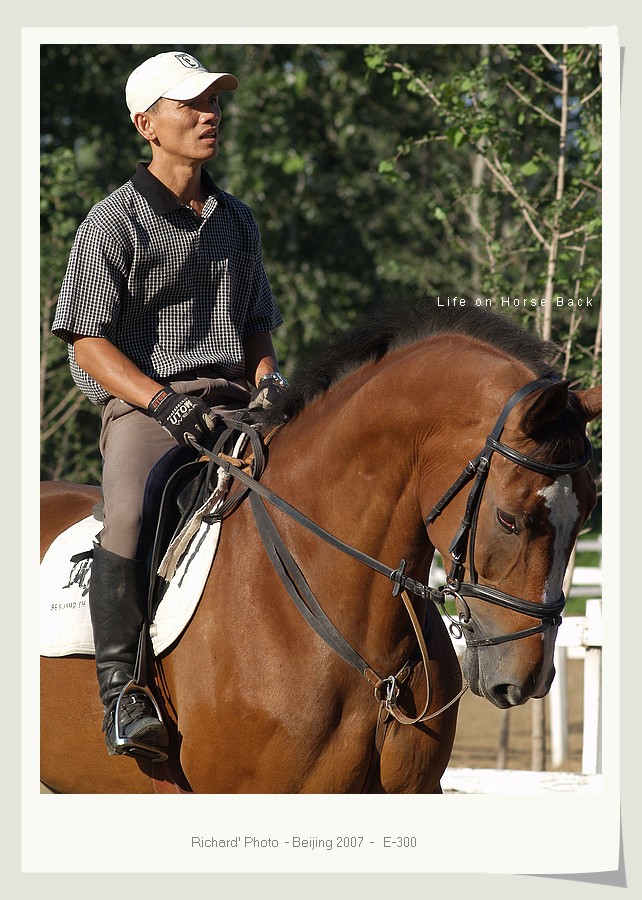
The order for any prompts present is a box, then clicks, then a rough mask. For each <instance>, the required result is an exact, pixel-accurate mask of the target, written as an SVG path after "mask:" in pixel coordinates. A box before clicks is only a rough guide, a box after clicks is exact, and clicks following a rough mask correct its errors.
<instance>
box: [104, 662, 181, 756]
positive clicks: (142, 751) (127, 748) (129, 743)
mask: <svg viewBox="0 0 642 900" xmlns="http://www.w3.org/2000/svg"><path fill="white" fill-rule="evenodd" d="M134 691H140V692H141V693H142V694H145V695H146V696H147V697H148V698H149V699H150V700H151V702H152V705H153V707H154V709H155V710H156V715H157V716H158V719H159V721H160V723H161V725H162V724H164V723H163V717H162V715H161V711H160V709H159V706H158V703H157V702H156V698H155V697H154V695H153V694H152V692H151V691H150V690H149V688H148V687H145V686H143V685H140V684H136V682H135V681H134V679H133V678H132V679H131V681H128V682H127V684H126V685H125V686H124V688H123V689H122V691H121V692H120V694H119V695H118V699H117V700H116V706H115V708H114V750H113V752H114V753H115V754H118V755H121V754H128V755H129V756H135V757H139V758H140V759H146V760H150V761H151V762H164V761H165V760H166V759H167V758H168V757H167V753H165V751H164V750H161V749H160V748H158V747H149V746H148V745H147V744H141V743H140V742H138V741H133V740H132V739H131V738H128V737H126V736H125V735H124V734H121V732H120V722H119V719H120V715H119V713H120V704H121V701H122V699H123V697H124V696H126V695H127V694H131V693H133V692H134Z"/></svg>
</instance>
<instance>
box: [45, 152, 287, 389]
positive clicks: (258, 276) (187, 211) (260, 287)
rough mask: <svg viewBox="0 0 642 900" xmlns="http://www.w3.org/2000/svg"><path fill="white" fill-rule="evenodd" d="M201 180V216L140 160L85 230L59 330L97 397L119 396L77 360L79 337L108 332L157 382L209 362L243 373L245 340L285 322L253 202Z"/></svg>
mask: <svg viewBox="0 0 642 900" xmlns="http://www.w3.org/2000/svg"><path fill="white" fill-rule="evenodd" d="M202 178H203V181H202V184H203V187H204V188H205V190H206V196H207V200H206V203H205V206H204V208H203V215H202V217H199V216H198V215H197V214H196V213H195V212H194V211H193V210H192V209H191V208H190V207H186V206H183V205H182V204H180V203H179V202H178V201H177V200H176V198H175V197H174V196H173V194H171V193H170V191H168V190H167V189H166V188H165V187H164V185H163V184H162V183H161V182H160V181H158V179H157V178H155V177H154V176H153V175H152V174H151V172H149V171H148V170H147V164H146V163H139V164H138V167H137V169H136V174H135V175H134V177H133V178H132V179H131V181H128V182H127V183H126V184H124V185H122V187H120V188H118V189H117V190H116V191H114V192H113V193H112V194H110V195H109V196H108V197H106V198H105V199H104V200H101V201H100V203H97V204H96V205H95V206H94V207H93V208H92V209H91V210H90V212H89V214H88V216H87V218H86V219H85V221H84V222H83V223H82V224H81V225H80V227H79V229H78V232H77V234H76V238H75V241H74V245H73V248H72V251H71V254H70V257H69V263H68V266H67V272H66V275H65V278H64V280H63V283H62V287H61V289H60V296H59V298H58V304H57V307H56V314H55V317H54V321H53V325H52V332H53V333H54V334H55V335H57V336H58V337H59V338H61V339H62V340H64V341H67V343H68V345H69V348H68V352H69V364H70V368H71V374H72V376H73V379H74V381H75V382H76V384H77V385H78V387H79V388H80V390H81V391H83V392H84V393H85V394H86V395H87V396H88V397H89V399H90V400H91V401H92V402H93V403H97V404H99V403H105V402H106V401H107V400H109V399H110V394H108V393H107V391H105V390H104V389H103V388H102V387H101V386H100V385H99V384H98V383H97V382H96V381H94V379H93V378H90V376H89V375H88V374H87V373H86V372H84V371H83V370H82V369H81V368H80V366H79V365H78V364H77V363H76V361H75V358H74V348H73V344H72V340H73V336H74V335H80V336H90V337H104V338H107V339H108V340H109V341H111V342H112V343H113V344H115V345H116V346H117V347H118V348H119V349H120V350H122V352H123V353H124V354H125V355H126V356H128V357H129V358H130V359H131V360H132V361H133V362H134V363H135V364H136V365H137V366H138V368H139V369H141V371H142V372H144V374H146V375H149V376H150V377H152V378H154V379H156V380H158V381H167V380H169V379H170V378H172V377H174V376H176V375H179V374H182V373H185V372H194V371H198V369H199V368H202V367H204V366H207V367H214V368H215V369H216V371H217V372H220V374H221V376H223V377H226V378H237V377H239V376H241V377H243V376H244V374H245V362H244V352H243V340H244V339H245V338H247V337H249V336H250V335H252V334H256V333H257V332H269V331H272V330H273V329H274V328H276V327H277V326H278V325H280V324H281V322H282V319H281V316H280V314H279V311H278V309H277V307H276V304H275V301H274V298H273V296H272V291H271V289H270V285H269V282H268V279H267V276H266V274H265V271H264V268H263V261H262V252H261V236H260V233H259V229H258V226H257V224H256V221H255V219H254V216H253V215H252V212H251V210H250V208H249V207H248V206H247V205H246V204H245V203H242V202H241V201H240V200H238V199H237V198H236V197H233V196H232V195H231V194H228V193H226V192H224V191H221V190H220V189H219V188H218V187H216V185H215V184H214V182H213V181H212V180H211V178H210V177H209V175H208V174H207V173H206V172H203V173H202Z"/></svg>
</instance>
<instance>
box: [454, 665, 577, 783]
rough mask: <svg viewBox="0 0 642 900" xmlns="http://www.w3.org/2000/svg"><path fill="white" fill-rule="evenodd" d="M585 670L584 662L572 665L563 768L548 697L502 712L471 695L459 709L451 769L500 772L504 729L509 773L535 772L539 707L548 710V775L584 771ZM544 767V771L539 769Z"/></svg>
mask: <svg viewBox="0 0 642 900" xmlns="http://www.w3.org/2000/svg"><path fill="white" fill-rule="evenodd" d="M583 666H584V663H583V662H582V661H580V660H569V661H568V662H567V679H568V698H567V702H568V717H569V737H568V755H567V759H565V760H563V761H562V763H561V765H558V766H553V765H552V763H551V755H550V753H551V747H550V743H551V742H550V708H549V701H548V698H546V699H544V700H535V701H533V700H531V701H529V702H528V703H527V704H525V705H524V706H518V707H516V708H515V709H511V710H508V711H503V710H500V709H496V708H495V707H494V706H492V704H490V703H489V702H488V701H487V700H484V699H482V698H481V697H476V696H475V695H474V694H472V693H471V692H470V691H467V692H466V693H465V694H464V696H463V697H462V699H461V702H460V705H459V717H458V720H457V735H456V737H455V745H454V747H453V752H452V756H451V758H450V766H451V767H455V768H469V767H472V768H479V769H494V768H497V767H498V755H499V750H500V736H501V733H502V727H505V726H506V725H507V728H508V739H507V751H506V755H505V757H506V758H505V765H504V766H503V768H506V769H527V770H531V769H532V768H533V766H532V765H531V763H532V743H533V742H532V730H533V715H534V713H533V708H534V706H535V705H536V704H537V705H538V706H539V708H540V710H541V708H542V706H543V708H544V720H545V729H544V734H545V750H546V756H545V765H544V768H545V770H546V771H556V770H557V771H562V772H581V771H582V729H583V690H584V679H583V671H584V670H583ZM538 768H539V767H538Z"/></svg>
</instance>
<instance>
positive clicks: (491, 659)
mask: <svg viewBox="0 0 642 900" xmlns="http://www.w3.org/2000/svg"><path fill="white" fill-rule="evenodd" d="M600 411H601V388H593V389H591V390H589V391H577V392H570V391H569V390H568V385H567V384H566V383H564V382H557V381H543V382H541V383H540V382H533V383H531V384H530V385H527V386H525V387H524V389H523V390H522V391H519V392H516V394H515V395H514V396H513V397H512V398H511V399H510V400H509V402H508V403H507V404H506V406H505V407H504V410H503V412H502V414H501V416H500V418H499V420H498V421H497V423H496V425H495V428H494V429H493V430H492V432H491V435H490V437H489V438H488V440H487V441H486V443H485V445H484V448H483V450H482V451H481V453H480V454H478V456H477V457H476V458H475V459H473V460H472V464H470V465H471V471H470V472H469V473H468V474H467V475H466V476H465V477H462V485H461V486H459V487H458V489H457V490H456V494H457V495H458V496H459V500H458V502H454V501H453V502H452V503H451V500H453V497H454V495H453V496H451V497H450V498H448V497H447V495H446V496H445V498H442V501H440V502H439V503H438V504H437V507H439V506H440V503H442V502H443V501H444V499H445V501H446V502H445V503H444V505H442V506H441V508H440V509H438V511H437V513H436V514H435V510H434V509H433V511H432V512H431V514H429V516H428V518H427V520H426V521H427V525H428V526H429V528H430V526H431V525H432V523H433V522H435V525H436V522H437V519H440V520H442V521H440V522H439V530H437V528H436V527H435V529H434V531H435V534H436V535H437V531H438V537H437V538H436V545H437V546H438V548H439V549H440V552H441V553H442V555H443V557H444V561H445V563H446V571H447V572H448V568H449V557H450V556H451V554H452V557H453V563H452V568H451V569H450V575H449V585H450V587H449V588H447V589H446V595H447V597H448V596H450V597H451V598H454V599H455V603H456V608H457V612H458V614H459V620H460V623H461V627H462V631H463V634H464V636H465V638H466V644H467V647H466V652H465V657H464V664H463V668H464V674H465V676H466V678H467V679H468V682H469V684H470V687H471V690H472V691H473V692H474V693H476V694H478V695H480V696H484V697H486V698H487V699H488V700H490V701H491V702H492V703H493V704H495V705H496V706H498V707H501V708H505V707H509V706H516V705H518V704H521V703H524V702H526V700H528V699H529V698H530V697H543V696H544V695H545V694H546V693H547V692H548V690H549V688H550V685H551V682H552V680H553V676H554V674H555V670H554V666H553V650H554V644H555V636H556V634H557V626H558V625H559V622H560V614H561V611H562V608H563V605H564V595H563V591H562V586H563V581H564V575H565V571H566V568H567V565H568V562H569V559H570V556H571V552H572V549H573V546H574V544H575V540H576V539H577V536H578V533H579V531H580V528H581V526H582V525H583V523H584V522H585V521H586V519H587V517H588V515H589V514H590V512H591V510H592V508H593V506H594V504H595V497H596V491H595V484H594V482H593V479H592V477H591V475H590V472H589V467H588V461H589V458H590V445H588V442H587V439H586V434H585V426H586V423H587V422H589V421H590V420H591V419H593V418H594V417H595V416H597V415H599V413H600ZM482 443H483V438H482ZM473 467H474V471H472V468H473ZM462 476H463V473H462ZM468 485H470V487H469V488H468ZM462 509H463V515H462ZM431 531H432V529H431ZM448 532H449V533H448ZM453 535H455V537H453ZM444 538H445V539H446V541H449V540H450V541H451V543H450V545H448V544H446V546H445V547H444V548H443V549H442V548H441V547H440V546H439V544H440V543H441V541H442V540H443V539H444Z"/></svg>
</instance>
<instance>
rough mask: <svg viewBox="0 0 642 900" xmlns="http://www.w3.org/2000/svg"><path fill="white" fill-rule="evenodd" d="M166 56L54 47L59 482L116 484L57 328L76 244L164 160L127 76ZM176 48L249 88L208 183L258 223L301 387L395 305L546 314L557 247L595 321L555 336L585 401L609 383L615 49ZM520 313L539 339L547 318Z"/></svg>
mask: <svg viewBox="0 0 642 900" xmlns="http://www.w3.org/2000/svg"><path fill="white" fill-rule="evenodd" d="M169 49H174V48H173V47H172V46H171V45H158V46H157V45H155V46H143V45H82V44H77V45H69V46H65V45H46V46H43V47H42V53H41V86H42V92H41V94H42V113H41V125H42V127H41V148H42V191H41V203H42V208H41V211H42V232H41V266H42V309H43V371H42V384H43V407H42V408H43V413H42V424H43V429H42V431H43V436H44V437H43V453H42V459H43V463H42V469H43V477H46V478H50V477H64V478H67V479H70V480H78V481H85V480H90V481H96V480H97V479H98V477H99V470H98V465H99V460H98V453H97V450H96V438H97V433H98V415H97V411H96V410H95V409H94V408H93V407H92V406H91V404H89V403H88V401H85V400H83V399H82V397H80V398H79V397H78V392H77V390H76V389H75V387H74V385H73V382H72V381H71V378H70V376H69V373H68V368H67V363H66V350H65V347H64V345H63V344H62V342H60V341H59V340H58V339H55V338H51V337H50V336H49V335H48V327H49V325H50V321H51V316H52V312H53V307H54V305H55V300H56V296H57V291H58V289H59V286H60V281H61V279H62V276H63V273H64V269H65V266H66V261H67V256H68V253H69V249H70V247H71V243H72V240H73V235H74V232H75V229H76V228H77V226H78V224H79V223H80V221H81V220H82V218H83V217H84V215H85V214H86V212H87V211H88V209H89V207H90V206H91V205H92V204H93V203H94V202H95V201H96V200H98V199H99V198H100V197H102V196H104V195H106V194H107V193H108V192H109V191H111V190H113V189H115V188H116V187H118V186H119V185H120V184H122V183H123V182H124V181H126V180H127V179H128V178H129V177H130V176H131V175H132V174H133V171H134V168H135V164H136V161H137V159H139V158H148V155H149V154H148V148H147V146H146V145H145V143H144V142H143V141H142V140H141V139H140V138H139V137H138V135H137V134H136V132H135V130H134V128H133V127H132V124H131V122H130V120H129V117H128V112H127V109H126V106H125V103H124V84H125V81H126V78H127V75H128V74H129V72H130V71H131V70H132V69H133V68H134V67H135V66H136V65H137V64H138V63H139V62H141V61H142V60H143V59H145V58H146V57H147V56H151V55H152V54H154V53H158V52H161V51H163V50H169ZM175 49H184V50H187V51H189V52H191V53H193V54H194V55H195V56H197V57H198V58H199V59H201V60H202V61H203V62H204V63H205V65H208V66H212V67H214V68H215V70H217V71H231V72H234V73H235V74H236V75H237V77H238V78H239V82H240V87H239V90H238V91H236V92H235V93H234V94H229V95H223V97H222V107H223V122H222V129H221V152H220V155H219V157H218V158H217V159H216V160H215V161H214V162H212V163H211V164H210V165H209V167H208V168H209V170H210V173H211V174H212V177H213V178H214V180H215V181H216V182H217V183H218V184H219V185H220V186H221V187H222V188H224V189H226V190H230V191H231V192H233V193H234V194H236V195H237V196H239V197H240V198H242V199H243V200H245V201H246V202H247V203H248V204H249V205H250V206H251V207H252V209H253V211H254V213H255V215H256V218H257V220H258V222H259V224H260V227H261V232H262V235H263V244H264V247H263V249H264V258H265V264H266V269H267V272H268V275H269V278H270V281H271V283H272V286H273V289H274V293H275V296H276V298H277V301H278V303H279V306H280V308H281V310H282V313H283V317H284V320H285V324H284V326H283V327H282V328H281V329H279V331H278V332H277V334H276V340H275V343H276V346H277V350H278V353H279V357H280V361H281V365H282V368H283V369H284V371H285V372H286V373H287V372H289V371H291V370H292V369H293V368H294V367H295V366H296V364H297V363H298V362H299V361H300V360H301V359H303V358H304V357H305V355H306V353H307V352H308V350H309V349H310V348H311V346H312V345H313V344H314V343H315V342H317V341H319V340H321V339H323V338H324V337H325V336H327V335H329V334H332V333H333V332H335V331H336V330H337V329H338V328H342V327H344V326H345V325H348V324H350V323H351V322H352V321H353V320H354V319H355V318H356V317H357V316H358V315H359V314H361V313H364V312H366V311H367V310H368V308H369V306H370V304H371V303H372V302H374V301H376V300H378V299H380V298H384V297H390V298H395V297H401V296H423V295H426V294H429V295H434V294H438V293H441V294H451V295H455V294H457V295H459V296H462V295H463V296H470V297H474V296H489V297H494V298H499V297H501V296H502V295H506V294H510V295H513V296H515V295H518V296H520V297H521V296H524V297H526V296H527V297H531V296H534V297H540V296H543V291H544V289H545V286H546V283H547V276H548V268H549V256H550V254H549V249H548V248H549V247H550V244H551V241H552V238H553V236H556V237H557V254H556V258H555V259H554V261H553V262H554V265H553V268H554V279H553V289H554V291H555V292H556V293H561V294H563V295H564V296H566V297H575V296H585V295H589V296H592V297H593V298H594V305H593V307H592V308H591V309H576V310H575V311H574V316H573V317H571V314H570V312H569V309H568V308H560V309H555V310H554V317H553V322H552V336H553V338H554V339H555V340H556V341H558V342H559V343H560V344H561V346H562V348H563V349H564V350H565V356H563V357H562V361H563V362H564V363H565V364H566V366H567V369H568V373H569V377H570V378H571V379H572V380H573V381H574V382H577V383H581V384H588V383H589V382H590V381H591V380H593V379H595V378H597V377H599V348H598V349H597V350H596V329H597V326H598V313H599V307H598V306H597V304H598V303H599V294H600V290H599V286H600V271H601V261H600V253H601V242H600V235H601V210H600V193H599V188H600V165H601V148H600V133H601V116H600V100H601V95H600V91H599V59H598V50H599V48H596V47H579V46H578V47H573V46H572V47H568V48H566V50H565V51H564V50H563V48H561V47H550V48H547V53H549V54H550V56H551V57H553V59H554V60H555V62H553V61H551V59H549V58H548V57H547V55H546V54H544V53H543V52H542V51H541V50H539V49H538V48H537V47H534V46H529V45H515V46H506V47H495V46H493V47H484V46H483V45H480V46H477V45H475V46H473V45H471V46H457V47H453V46H447V45H443V46H442V45H417V46H413V45H409V46H385V47H381V46H376V47H375V46H372V47H364V46H358V45H337V46H332V45H287V44H277V45H269V44H266V45H246V46H237V45H220V46H216V45H190V46H185V47H180V48H175ZM562 59H565V61H566V65H567V67H568V73H569V74H568V89H567V91H566V93H565V94H564V95H562V94H560V90H561V85H562V81H561V74H560V73H561V68H560V61H561V60H562ZM562 96H564V97H565V98H566V111H567V114H568V115H567V119H568V126H567V139H566V145H565V150H566V153H565V158H564V164H565V173H564V184H563V190H562V192H561V193H560V192H556V185H557V177H558V166H559V140H560V129H559V126H558V124H557V123H558V122H559V119H560V115H561V106H560V103H561V98H562ZM526 214H527V215H526ZM528 218H530V220H531V224H529V221H528ZM531 225H532V226H534V227H531ZM537 233H539V235H540V237H541V239H540V238H538V237H537ZM500 311H501V310H500ZM504 312H505V314H506V315H510V316H513V317H516V318H518V319H519V320H520V321H522V322H523V324H524V325H525V326H526V327H528V328H538V329H540V330H541V329H542V326H543V322H542V315H541V311H540V310H538V309H531V308H527V309H524V308H522V309H506V310H504ZM74 404H77V405H74Z"/></svg>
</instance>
